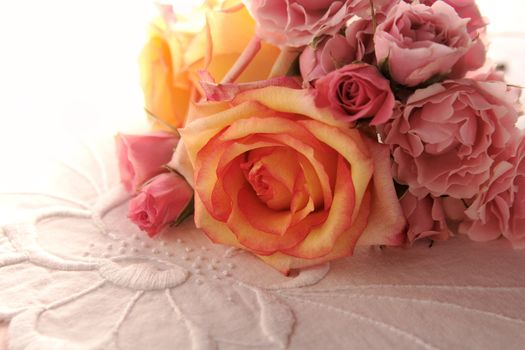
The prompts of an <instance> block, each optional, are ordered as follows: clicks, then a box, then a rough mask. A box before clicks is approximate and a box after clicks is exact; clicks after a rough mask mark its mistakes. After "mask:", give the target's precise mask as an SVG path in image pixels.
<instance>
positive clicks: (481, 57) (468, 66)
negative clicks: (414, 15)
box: [405, 0, 487, 78]
mask: <svg viewBox="0 0 525 350" xmlns="http://www.w3.org/2000/svg"><path fill="white" fill-rule="evenodd" d="M409 1H411V0H405V2H409ZM436 1H438V0H421V1H420V2H421V3H422V4H425V5H428V6H431V5H432V4H434V3H435V2H436ZM443 2H445V3H447V4H448V5H450V6H452V7H453V8H454V10H455V11H456V13H457V14H458V15H459V17H461V18H464V19H468V23H467V32H468V33H469V35H470V38H471V39H472V40H473V42H474V43H473V45H472V47H471V48H470V49H469V50H468V51H467V52H466V53H465V55H464V56H463V57H461V59H460V60H459V61H458V62H457V63H456V64H455V65H454V67H453V68H452V72H451V74H450V77H451V78H462V77H464V76H465V73H466V72H468V71H470V70H473V69H477V68H479V67H481V66H483V64H484V63H485V56H486V45H485V43H484V42H483V40H482V38H483V37H484V34H485V27H486V25H487V22H486V20H485V19H484V18H483V17H482V16H481V13H480V11H479V9H478V6H477V5H476V1H475V0H443Z"/></svg>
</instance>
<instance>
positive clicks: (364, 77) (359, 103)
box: [315, 63, 395, 125]
mask: <svg viewBox="0 0 525 350" xmlns="http://www.w3.org/2000/svg"><path fill="white" fill-rule="evenodd" d="M315 89H316V97H315V104H316V105H317V106H319V107H330V108H331V109H332V110H333V111H334V113H335V114H336V115H338V116H339V117H341V118H344V119H345V120H348V121H352V122H353V121H356V120H359V119H363V118H372V120H371V122H370V124H371V125H379V124H382V123H385V122H386V121H387V120H388V119H390V118H391V117H392V113H393V111H394V105H395V98H394V94H393V93H392V90H391V89H390V82H389V81H388V80H386V79H385V78H383V76H382V75H381V74H380V73H379V71H378V70H377V68H376V67H374V66H371V65H368V64H365V63H362V64H349V65H346V66H344V67H342V68H340V69H337V70H335V71H333V72H331V73H329V74H327V75H326V76H324V77H322V78H320V79H318V80H317V81H316V83H315Z"/></svg>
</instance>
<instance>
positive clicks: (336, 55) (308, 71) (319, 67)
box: [299, 34, 356, 82]
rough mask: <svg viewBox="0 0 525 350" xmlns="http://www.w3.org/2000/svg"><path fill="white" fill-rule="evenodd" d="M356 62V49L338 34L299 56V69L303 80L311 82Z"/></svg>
mask: <svg viewBox="0 0 525 350" xmlns="http://www.w3.org/2000/svg"><path fill="white" fill-rule="evenodd" d="M354 60H356V56H355V49H354V48H352V47H351V46H350V45H349V44H348V42H347V40H346V38H345V37H344V36H342V35H339V34H336V35H334V36H332V37H326V38H325V39H324V40H322V41H321V42H320V43H319V44H318V45H317V47H315V48H314V47H312V46H307V47H306V48H305V49H304V51H303V52H302V53H301V55H300V56H299V69H300V71H301V76H302V77H303V80H304V81H306V82H310V81H313V80H316V79H319V78H321V77H322V76H324V75H326V74H327V73H329V72H331V71H333V70H335V69H337V68H338V67H342V66H344V65H345V64H348V63H351V62H352V61H354Z"/></svg>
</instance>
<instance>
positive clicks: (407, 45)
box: [374, 1, 479, 86]
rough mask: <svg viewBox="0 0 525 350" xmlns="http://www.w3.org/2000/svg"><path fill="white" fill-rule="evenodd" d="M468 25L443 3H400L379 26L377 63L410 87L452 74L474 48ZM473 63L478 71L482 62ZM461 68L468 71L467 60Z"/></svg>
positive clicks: (399, 81) (398, 80)
mask: <svg viewBox="0 0 525 350" xmlns="http://www.w3.org/2000/svg"><path fill="white" fill-rule="evenodd" d="M468 22H469V20H468V19H463V18H461V17H459V15H458V14H457V13H456V11H455V9H454V8H453V7H451V6H450V5H448V4H446V3H445V2H443V1H438V2H436V3H434V4H433V5H432V6H426V5H423V4H418V3H411V4H407V3H405V2H400V3H399V4H398V5H396V6H395V7H393V8H392V9H391V10H390V12H388V14H387V18H386V19H385V21H384V22H383V23H381V24H380V25H379V26H378V27H377V30H376V33H375V35H374V43H375V51H376V59H377V62H378V63H379V64H384V65H385V67H386V68H387V69H388V71H389V73H390V75H391V76H392V79H393V80H395V81H396V82H398V83H400V84H402V85H407V86H417V85H419V84H421V83H424V82H426V81H428V80H430V79H431V78H433V77H436V76H440V75H446V74H449V73H451V72H452V70H453V68H454V66H455V65H456V63H458V62H459V61H460V60H461V59H462V58H463V56H465V54H466V53H467V52H468V51H469V50H470V49H471V47H472V46H473V40H472V38H471V36H470V35H469V32H468V30H467V23H468ZM472 61H473V62H471V63H472V64H473V65H474V66H473V67H472V68H478V67H479V65H478V64H479V62H474V61H475V60H472ZM461 65H462V69H468V68H469V67H468V65H469V62H468V61H467V62H461ZM476 65H478V66H476Z"/></svg>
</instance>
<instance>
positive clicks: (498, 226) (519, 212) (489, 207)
mask: <svg viewBox="0 0 525 350" xmlns="http://www.w3.org/2000/svg"><path fill="white" fill-rule="evenodd" d="M518 137H519V141H517V142H519V144H518V147H517V150H516V152H515V155H514V156H512V157H510V158H509V159H508V160H505V161H501V162H499V163H498V164H497V165H496V166H495V167H494V168H493V170H492V172H491V177H490V180H489V181H488V182H487V183H486V184H485V185H484V186H483V187H482V189H481V191H480V192H479V194H478V195H477V196H476V197H475V199H474V201H473V202H472V204H471V205H470V206H469V208H468V209H467V210H466V211H465V214H466V216H467V218H466V219H465V221H464V222H463V223H462V224H461V225H460V227H459V231H460V233H465V234H467V235H468V236H469V237H470V238H471V239H473V240H475V241H489V240H493V239H497V238H499V237H500V236H504V237H505V238H507V239H508V240H510V241H511V242H512V244H513V245H514V247H516V248H525V138H524V137H523V134H522V135H520V136H517V137H516V138H517V139H518ZM517 142H516V143H517ZM510 149H511V147H509V150H510Z"/></svg>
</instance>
